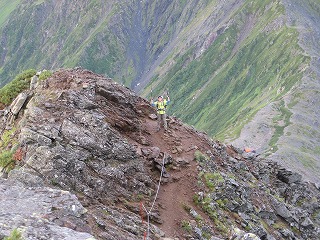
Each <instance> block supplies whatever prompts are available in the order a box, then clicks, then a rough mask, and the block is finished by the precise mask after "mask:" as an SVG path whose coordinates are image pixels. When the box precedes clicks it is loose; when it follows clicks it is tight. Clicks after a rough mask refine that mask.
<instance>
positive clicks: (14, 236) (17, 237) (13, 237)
mask: <svg viewBox="0 0 320 240" xmlns="http://www.w3.org/2000/svg"><path fill="white" fill-rule="evenodd" d="M3 240H22V235H21V232H20V231H19V230H18V229H14V230H13V231H12V232H11V234H10V236H8V237H5V238H4V239H3Z"/></svg>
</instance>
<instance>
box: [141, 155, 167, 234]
mask: <svg viewBox="0 0 320 240" xmlns="http://www.w3.org/2000/svg"><path fill="white" fill-rule="evenodd" d="M165 159H166V154H164V155H163V159H162V168H161V173H160V179H159V183H158V187H157V191H156V195H155V197H154V200H153V202H152V205H151V208H150V210H149V211H148V210H147V208H146V207H145V206H144V204H143V203H142V202H141V205H140V207H141V206H142V208H143V210H144V211H145V212H146V214H147V232H146V233H145V234H144V240H148V239H149V235H150V216H151V213H152V210H153V208H154V204H155V203H156V200H157V198H158V194H159V190H160V185H161V180H162V176H163V173H164V169H165V168H164V162H165ZM142 208H141V209H140V212H142ZM141 218H142V224H143V223H144V221H143V216H142V214H141Z"/></svg>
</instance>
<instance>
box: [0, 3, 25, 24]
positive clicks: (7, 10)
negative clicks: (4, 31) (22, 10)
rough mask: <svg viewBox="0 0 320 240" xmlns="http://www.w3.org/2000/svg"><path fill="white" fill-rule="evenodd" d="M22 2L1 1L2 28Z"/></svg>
mask: <svg viewBox="0 0 320 240" xmlns="http://www.w3.org/2000/svg"><path fill="white" fill-rule="evenodd" d="M20 2H21V0H2V1H0V9H1V14H0V28H1V27H2V25H3V24H4V22H5V21H7V19H8V17H9V15H10V14H11V13H12V11H14V9H15V8H16V7H17V6H18V4H19V3H20Z"/></svg>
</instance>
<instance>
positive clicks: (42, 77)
mask: <svg viewBox="0 0 320 240" xmlns="http://www.w3.org/2000/svg"><path fill="white" fill-rule="evenodd" d="M52 74H53V73H52V72H51V71H48V70H46V71H42V72H41V73H40V76H39V81H43V80H46V79H47V78H49V77H51V76H52Z"/></svg>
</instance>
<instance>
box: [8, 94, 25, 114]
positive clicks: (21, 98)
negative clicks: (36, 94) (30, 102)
mask: <svg viewBox="0 0 320 240" xmlns="http://www.w3.org/2000/svg"><path fill="white" fill-rule="evenodd" d="M27 98H28V94H27V93H25V92H23V93H20V94H19V95H18V96H17V97H16V99H15V100H14V101H13V102H12V104H11V106H10V109H11V113H12V114H13V115H18V113H19V112H20V110H21V108H22V107H23V105H24V104H25V102H26V100H27Z"/></svg>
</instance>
